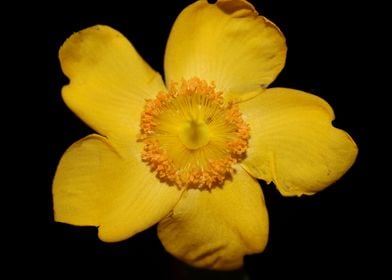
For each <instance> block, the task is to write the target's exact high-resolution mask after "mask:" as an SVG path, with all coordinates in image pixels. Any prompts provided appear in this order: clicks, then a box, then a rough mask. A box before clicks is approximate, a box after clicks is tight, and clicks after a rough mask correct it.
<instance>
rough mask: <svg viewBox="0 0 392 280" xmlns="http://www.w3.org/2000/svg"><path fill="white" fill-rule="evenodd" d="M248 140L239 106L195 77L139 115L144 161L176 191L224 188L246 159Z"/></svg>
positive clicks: (148, 104) (161, 95)
mask: <svg viewBox="0 0 392 280" xmlns="http://www.w3.org/2000/svg"><path fill="white" fill-rule="evenodd" d="M249 137H250V133H249V126H248V125H247V123H246V122H245V121H244V120H243V118H242V114H241V112H240V111H239V109H238V106H237V105H236V104H235V103H233V102H226V101H225V99H224V95H223V93H222V92H219V91H216V89H215V85H214V83H211V84H208V83H207V82H206V81H204V80H201V79H199V78H196V77H195V78H192V79H189V80H182V81H181V82H180V83H171V85H170V87H169V89H168V91H167V92H159V93H158V94H157V96H156V98H155V99H151V100H146V104H145V107H144V111H143V113H142V115H141V121H140V135H139V141H142V142H143V143H144V147H143V151H142V154H141V159H142V161H144V162H145V163H146V164H147V165H148V166H150V168H151V172H155V173H156V176H157V177H158V179H159V180H161V181H163V182H166V183H168V184H169V185H176V186H177V187H179V188H199V189H212V188H214V187H220V186H222V185H223V184H224V181H225V180H227V179H229V178H230V177H231V176H232V175H233V173H234V172H235V164H236V163H238V162H240V161H241V160H243V159H244V158H245V156H246V150H247V148H248V140H249Z"/></svg>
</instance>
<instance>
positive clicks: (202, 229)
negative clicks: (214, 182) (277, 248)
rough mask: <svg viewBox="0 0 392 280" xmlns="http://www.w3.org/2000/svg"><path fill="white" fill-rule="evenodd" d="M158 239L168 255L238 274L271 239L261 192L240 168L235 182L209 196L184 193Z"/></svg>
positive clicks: (254, 181) (204, 193) (201, 192)
mask: <svg viewBox="0 0 392 280" xmlns="http://www.w3.org/2000/svg"><path fill="white" fill-rule="evenodd" d="M158 235H159V238H160V240H161V241H162V243H163V245H164V246H165V248H166V250H167V251H169V252H170V253H171V254H173V255H174V256H176V257H177V258H179V259H181V260H183V261H184V262H187V263H189V264H191V265H193V266H197V267H205V268H210V269H221V270H228V269H235V268H238V267H240V266H241V265H242V263H243V256H244V255H245V254H251V253H257V252H261V251H262V250H263V249H264V248H265V246H266V244H267V240H268V214H267V210H266V208H265V203H264V197H263V193H262V190H261V188H260V186H259V184H258V183H257V181H256V180H254V179H253V178H252V177H250V176H249V175H248V174H247V173H246V172H245V171H244V170H243V169H242V168H238V171H237V173H236V174H235V175H234V176H233V181H227V182H226V183H225V185H224V186H223V188H214V189H212V190H211V191H200V190H199V189H190V190H188V191H186V192H184V194H183V196H182V198H181V200H180V202H179V203H178V204H177V205H176V207H175V208H174V210H173V213H172V214H171V215H170V216H169V217H167V218H165V219H164V220H162V221H161V222H160V223H159V226H158Z"/></svg>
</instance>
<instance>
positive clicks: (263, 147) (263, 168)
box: [240, 88, 358, 196]
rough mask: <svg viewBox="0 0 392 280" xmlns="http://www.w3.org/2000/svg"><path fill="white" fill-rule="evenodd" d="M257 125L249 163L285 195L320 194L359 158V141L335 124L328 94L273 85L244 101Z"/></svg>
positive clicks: (249, 168)
mask: <svg viewBox="0 0 392 280" xmlns="http://www.w3.org/2000/svg"><path fill="white" fill-rule="evenodd" d="M240 108H241V111H242V113H243V114H244V118H245V119H246V121H247V122H248V123H249V125H250V128H251V139H250V142H249V149H248V151H247V158H246V159H245V160H244V161H243V167H244V168H245V169H246V170H247V171H248V172H249V173H250V174H252V175H253V176H255V177H257V178H260V179H263V180H265V181H267V182H268V183H269V182H271V181H273V182H274V183H275V185H276V186H277V188H278V190H279V191H280V192H281V194H282V195H285V196H293V195H302V194H308V195H310V194H314V193H315V192H318V191H320V190H322V189H324V188H326V187H327V186H329V185H330V184H332V183H334V182H335V181H336V180H338V179H339V178H340V177H341V176H342V175H343V174H344V173H345V172H346V171H347V170H348V169H349V168H350V167H351V165H352V164H353V163H354V161H355V158H356V156H357V152H358V150H357V146H356V144H355V143H354V141H353V140H352V139H351V137H350V136H349V135H348V134H347V133H346V132H345V131H343V130H340V129H337V128H335V127H333V126H332V124H331V121H332V120H333V119H334V114H333V111H332V108H331V107H330V106H329V105H328V103H327V102H325V101H324V100H323V99H321V98H319V97H317V96H315V95H312V94H308V93H305V92H301V91H298V90H293V89H287V88H273V89H268V90H267V91H265V94H261V95H258V96H257V97H255V98H253V99H251V100H249V101H246V102H243V103H241V104H240Z"/></svg>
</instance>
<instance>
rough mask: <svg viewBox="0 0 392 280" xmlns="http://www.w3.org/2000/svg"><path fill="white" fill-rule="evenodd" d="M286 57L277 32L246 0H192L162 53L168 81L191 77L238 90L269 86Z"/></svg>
mask: <svg viewBox="0 0 392 280" xmlns="http://www.w3.org/2000/svg"><path fill="white" fill-rule="evenodd" d="M285 59H286V43H285V38H284V36H283V34H282V33H281V32H280V30H279V29H278V28H277V27H276V26H275V25H274V24H273V23H272V22H270V21H269V20H268V19H266V18H264V17H262V16H258V13H257V11H256V10H255V9H254V7H253V6H252V5H251V4H250V3H248V2H246V1H244V0H218V1H217V2H216V4H209V3H208V2H207V1H205V0H202V1H196V2H195V3H194V4H192V5H190V6H188V7H187V8H185V9H184V10H183V11H182V13H181V14H180V15H179V16H178V18H177V20H176V22H175V23H174V26H173V28H172V31H171V34H170V37H169V40H168V43H167V47H166V54H165V75H166V77H165V78H166V83H168V82H170V81H180V80H181V79H182V78H185V79H189V78H192V77H194V76H196V77H199V78H201V79H204V80H207V81H208V82H212V81H214V82H215V83H216V86H217V89H218V90H223V91H224V92H225V93H226V94H236V98H240V95H239V94H241V93H246V92H249V91H253V90H257V89H259V88H260V87H263V88H265V87H267V86H268V85H269V84H270V83H271V82H272V81H273V80H274V79H275V77H276V76H277V75H278V74H279V72H280V71H281V69H282V68H283V66H284V63H285Z"/></svg>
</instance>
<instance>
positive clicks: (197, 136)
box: [178, 120, 210, 150]
mask: <svg viewBox="0 0 392 280" xmlns="http://www.w3.org/2000/svg"><path fill="white" fill-rule="evenodd" d="M178 136H179V138H180V140H181V142H182V144H184V145H185V147H187V148H188V149H190V150H196V149H199V148H201V147H203V146H205V145H206V144H207V143H208V142H209V140H210V137H209V132H208V126H207V124H206V123H205V122H203V121H198V120H191V121H188V122H186V123H185V124H184V126H183V127H182V128H181V129H180V133H179V135H178Z"/></svg>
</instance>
